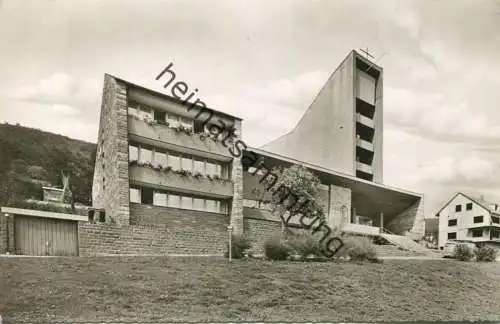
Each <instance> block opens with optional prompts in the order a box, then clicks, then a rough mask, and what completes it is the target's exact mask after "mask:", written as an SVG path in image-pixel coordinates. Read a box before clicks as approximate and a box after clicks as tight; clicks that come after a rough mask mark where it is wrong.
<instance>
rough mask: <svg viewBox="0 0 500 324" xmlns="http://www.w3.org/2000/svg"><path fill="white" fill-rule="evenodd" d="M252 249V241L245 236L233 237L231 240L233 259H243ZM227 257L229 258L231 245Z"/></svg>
mask: <svg viewBox="0 0 500 324" xmlns="http://www.w3.org/2000/svg"><path fill="white" fill-rule="evenodd" d="M250 248H252V244H251V242H250V240H249V239H248V238H247V237H245V236H243V235H233V236H232V238H231V257H232V258H233V259H241V258H243V257H244V256H245V252H246V251H248V250H249V249H250ZM225 257H226V258H228V257H229V244H227V250H226V254H225Z"/></svg>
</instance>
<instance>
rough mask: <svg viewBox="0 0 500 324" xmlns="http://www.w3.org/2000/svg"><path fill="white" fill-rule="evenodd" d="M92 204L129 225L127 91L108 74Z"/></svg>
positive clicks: (120, 223) (103, 99) (108, 218)
mask: <svg viewBox="0 0 500 324" xmlns="http://www.w3.org/2000/svg"><path fill="white" fill-rule="evenodd" d="M92 204H93V206H94V207H97V208H104V209H105V210H106V218H107V219H106V221H107V222H108V221H114V222H116V223H117V224H119V225H128V224H129V181H128V125H127V93H126V87H125V85H124V84H123V83H121V82H119V81H117V80H115V79H114V78H113V77H111V76H109V75H106V76H105V77H104V90H103V97H102V104H101V117H100V122H99V134H98V142H97V155H96V161H95V168H94V180H93V186H92ZM111 215H113V216H111ZM111 217H113V218H111Z"/></svg>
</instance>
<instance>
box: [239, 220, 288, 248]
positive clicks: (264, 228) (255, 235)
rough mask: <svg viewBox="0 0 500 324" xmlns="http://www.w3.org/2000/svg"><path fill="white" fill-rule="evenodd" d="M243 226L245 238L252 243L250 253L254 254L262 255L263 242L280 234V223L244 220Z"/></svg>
mask: <svg viewBox="0 0 500 324" xmlns="http://www.w3.org/2000/svg"><path fill="white" fill-rule="evenodd" d="M243 224H244V230H245V236H246V237H248V238H249V239H250V241H251V242H252V249H251V250H250V252H252V253H254V254H264V243H265V241H266V240H267V239H269V238H271V237H273V236H274V235H279V234H280V233H281V222H276V221H270V220H262V219H253V218H245V219H244V221H243Z"/></svg>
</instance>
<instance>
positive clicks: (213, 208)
mask: <svg viewBox="0 0 500 324" xmlns="http://www.w3.org/2000/svg"><path fill="white" fill-rule="evenodd" d="M205 203H206V209H205V210H206V211H207V212H209V213H218V212H219V210H218V209H217V205H216V201H215V200H210V199H207V200H205Z"/></svg>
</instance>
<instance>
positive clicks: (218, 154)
mask: <svg viewBox="0 0 500 324" xmlns="http://www.w3.org/2000/svg"><path fill="white" fill-rule="evenodd" d="M128 132H129V138H130V139H132V140H134V141H138V142H142V143H146V144H151V145H155V146H159V145H158V143H157V142H158V141H160V142H161V143H162V144H161V146H163V147H164V148H166V149H171V150H175V151H180V152H181V153H187V154H192V155H196V156H205V157H207V158H212V159H217V160H221V161H229V160H230V159H231V158H232V156H231V154H230V152H229V147H230V146H229V145H228V147H225V146H224V145H222V141H218V142H215V141H214V140H212V139H210V138H208V137H206V136H205V137H204V138H202V137H200V135H199V134H194V133H193V134H187V133H186V132H184V131H178V130H176V129H174V128H171V127H168V126H165V125H159V124H153V125H150V124H148V123H147V122H145V121H143V120H138V119H136V118H134V117H132V116H129V117H128Z"/></svg>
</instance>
